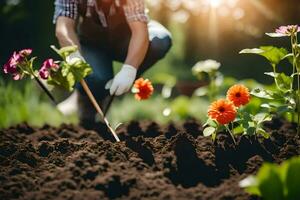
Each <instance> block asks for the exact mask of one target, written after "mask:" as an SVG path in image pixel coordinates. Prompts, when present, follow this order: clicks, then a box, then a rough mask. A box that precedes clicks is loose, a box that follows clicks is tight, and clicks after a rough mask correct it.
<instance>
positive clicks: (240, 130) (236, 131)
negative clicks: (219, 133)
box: [233, 125, 244, 135]
mask: <svg viewBox="0 0 300 200" xmlns="http://www.w3.org/2000/svg"><path fill="white" fill-rule="evenodd" d="M243 132H244V127H243V126H242V125H240V126H238V127H235V128H234V129H233V134H234V135H237V134H242V133H243Z"/></svg>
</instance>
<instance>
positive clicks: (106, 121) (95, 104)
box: [80, 79, 120, 142]
mask: <svg viewBox="0 0 300 200" xmlns="http://www.w3.org/2000/svg"><path fill="white" fill-rule="evenodd" d="M80 84H81V85H82V87H83V89H84V91H85V92H86V94H87V95H88V97H89V99H90V101H91V102H92V104H93V106H94V107H95V109H96V111H97V112H98V113H99V114H100V116H101V117H102V118H103V120H104V123H105V124H106V126H107V128H108V129H109V130H110V132H111V133H112V135H113V136H114V138H115V139H116V141H117V142H120V139H119V137H118V135H117V134H116V132H115V131H114V130H113V128H112V127H111V126H110V124H109V122H108V120H107V118H106V117H105V116H104V113H103V112H102V110H101V108H100V106H99V104H98V103H97V101H96V99H95V97H94V95H93V93H92V92H91V90H90V88H89V86H88V85H87V83H86V82H85V80H84V79H82V80H81V81H80Z"/></svg>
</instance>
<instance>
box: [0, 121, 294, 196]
mask: <svg viewBox="0 0 300 200" xmlns="http://www.w3.org/2000/svg"><path fill="white" fill-rule="evenodd" d="M266 128H267V130H268V131H269V132H270V133H272V137H271V139H270V140H264V141H263V140H260V139H259V138H258V139H257V138H254V137H253V138H247V137H240V138H238V145H237V146H235V145H234V144H233V142H232V140H231V138H230V136H229V135H227V134H226V133H220V134H219V135H218V138H217V141H216V142H215V143H213V142H212V141H211V139H210V138H205V137H203V136H202V130H203V128H202V127H201V124H199V123H198V122H196V121H192V120H191V121H187V122H186V123H184V124H182V125H176V124H170V125H168V126H160V125H158V124H156V123H154V122H132V123H129V124H128V125H126V126H124V127H122V128H121V129H120V130H118V134H119V135H120V138H121V139H122V142H120V143H115V142H113V141H112V140H111V139H112V138H111V137H110V136H109V135H108V133H105V131H103V130H102V131H99V130H98V132H97V131H95V130H85V129H83V128H81V127H78V126H73V125H62V126H61V127H59V128H53V127H50V126H44V127H42V128H32V127H30V126H28V125H26V124H22V125H19V126H16V127H12V128H10V129H6V130H1V131H0V167H1V171H0V199H6V200H9V199H91V200H93V199H95V200H96V199H200V200H208V199H214V200H218V199H222V200H231V199H235V200H249V199H258V198H257V197H253V196H250V195H248V194H246V193H245V192H244V191H243V190H242V189H241V188H239V187H238V182H239V181H240V180H242V179H243V178H245V177H246V176H248V175H249V174H253V173H255V172H257V170H258V169H259V167H260V166H261V164H262V163H263V162H264V161H268V162H274V163H280V162H282V161H283V160H285V159H288V158H290V157H292V156H295V155H299V153H300V147H299V145H300V139H299V137H298V136H297V135H296V127H295V126H294V125H292V124H290V123H287V122H285V121H283V120H279V119H275V120H273V122H271V123H268V124H266Z"/></svg>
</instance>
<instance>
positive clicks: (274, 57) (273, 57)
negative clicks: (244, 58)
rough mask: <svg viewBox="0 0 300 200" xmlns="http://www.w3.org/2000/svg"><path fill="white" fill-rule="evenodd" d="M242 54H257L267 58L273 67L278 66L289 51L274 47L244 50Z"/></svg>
mask: <svg viewBox="0 0 300 200" xmlns="http://www.w3.org/2000/svg"><path fill="white" fill-rule="evenodd" d="M240 53H241V54H246V53H247V54H257V55H261V56H263V57H265V58H266V59H267V60H268V61H269V62H270V63H271V64H272V65H275V66H276V65H278V64H279V62H280V61H281V60H283V59H284V58H285V56H286V55H287V54H288V51H287V50H286V49H284V48H277V47H273V46H262V47H260V48H254V49H244V50H242V51H241V52H240Z"/></svg>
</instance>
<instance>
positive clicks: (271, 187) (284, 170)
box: [239, 157, 300, 200]
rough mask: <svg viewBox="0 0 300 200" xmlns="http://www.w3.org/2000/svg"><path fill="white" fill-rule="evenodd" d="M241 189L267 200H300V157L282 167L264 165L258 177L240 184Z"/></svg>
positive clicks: (247, 179) (250, 177) (251, 177)
mask: <svg viewBox="0 0 300 200" xmlns="http://www.w3.org/2000/svg"><path fill="white" fill-rule="evenodd" d="M239 185H240V187H242V188H245V190H246V191H247V192H248V193H250V194H253V195H258V196H261V197H262V198H263V199H265V200H297V199H300V190H299V188H300V157H298V158H293V159H290V160H288V161H286V162H284V163H282V164H281V165H280V166H278V165H275V164H269V163H266V164H264V165H263V166H262V167H261V169H260V170H259V172H258V174H257V175H256V176H249V177H248V178H246V179H244V180H242V181H241V182H240V184H239Z"/></svg>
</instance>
